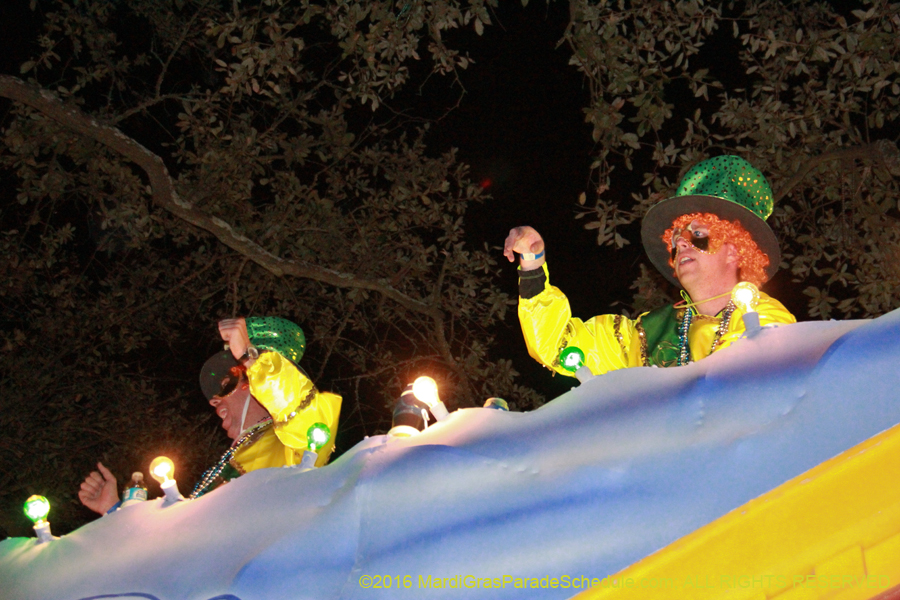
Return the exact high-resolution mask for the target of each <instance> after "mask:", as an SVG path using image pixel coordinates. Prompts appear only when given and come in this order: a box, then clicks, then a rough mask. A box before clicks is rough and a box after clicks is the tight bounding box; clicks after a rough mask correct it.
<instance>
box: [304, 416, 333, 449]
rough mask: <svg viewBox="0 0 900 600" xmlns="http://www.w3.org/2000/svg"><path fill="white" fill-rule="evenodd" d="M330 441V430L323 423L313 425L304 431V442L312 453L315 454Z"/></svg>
mask: <svg viewBox="0 0 900 600" xmlns="http://www.w3.org/2000/svg"><path fill="white" fill-rule="evenodd" d="M330 439H331V429H329V428H328V425H326V424H325V423H313V424H312V425H310V426H309V429H308V430H307V431H306V441H307V443H308V444H309V449H310V450H312V451H313V452H317V451H318V450H319V448H321V447H322V446H324V445H325V444H327V443H328V440H330Z"/></svg>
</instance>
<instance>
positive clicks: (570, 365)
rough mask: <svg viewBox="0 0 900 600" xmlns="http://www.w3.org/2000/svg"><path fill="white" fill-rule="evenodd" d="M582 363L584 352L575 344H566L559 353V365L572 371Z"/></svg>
mask: <svg viewBox="0 0 900 600" xmlns="http://www.w3.org/2000/svg"><path fill="white" fill-rule="evenodd" d="M583 364H584V352H582V351H581V348H578V347H577V346H567V347H566V348H565V350H563V351H562V352H560V353H559V366H561V367H562V368H563V369H565V370H566V371H569V372H571V373H574V372H575V371H577V370H578V369H579V367H581V366H582V365H583Z"/></svg>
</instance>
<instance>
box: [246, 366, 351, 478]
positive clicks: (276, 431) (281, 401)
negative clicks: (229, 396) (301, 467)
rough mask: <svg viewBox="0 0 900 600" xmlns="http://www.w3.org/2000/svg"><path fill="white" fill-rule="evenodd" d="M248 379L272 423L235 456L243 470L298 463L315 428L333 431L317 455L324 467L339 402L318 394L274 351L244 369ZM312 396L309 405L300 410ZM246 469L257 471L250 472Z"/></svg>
mask: <svg viewBox="0 0 900 600" xmlns="http://www.w3.org/2000/svg"><path fill="white" fill-rule="evenodd" d="M247 378H248V380H249V381H250V393H252V394H253V397H254V398H256V399H257V400H258V401H259V403H260V404H262V405H263V407H264V408H265V409H266V410H267V411H269V414H270V415H272V420H273V421H274V423H273V425H272V429H270V430H269V431H267V432H266V433H265V434H264V435H263V436H262V437H261V438H260V439H259V440H257V441H256V442H254V443H253V444H252V445H251V446H249V447H247V448H244V449H241V450H240V451H238V452H237V453H236V454H235V457H234V459H235V460H236V461H237V462H238V464H240V466H241V467H242V468H243V469H244V470H245V471H252V470H254V469H258V468H264V467H269V466H285V465H294V464H298V463H299V462H300V460H301V459H302V457H303V451H304V450H307V449H308V448H309V446H308V443H307V440H306V432H307V431H308V430H309V427H310V426H311V425H312V424H313V423H325V424H326V425H328V427H329V429H331V439H330V440H329V442H328V443H327V444H326V445H325V446H324V447H323V448H321V449H319V450H318V451H317V452H318V454H319V458H318V460H317V461H316V465H317V466H322V465H324V464H326V463H327V462H328V459H329V458H330V457H331V453H332V452H333V451H334V439H335V436H336V434H337V429H338V418H339V417H340V414H341V397H340V396H338V395H337V394H332V393H329V392H320V391H318V390H317V389H316V388H315V386H314V385H313V383H312V381H310V380H309V378H308V377H306V375H304V374H303V373H301V372H300V370H299V369H297V367H296V366H294V364H293V363H291V361H289V360H287V359H286V358H284V357H282V356H281V355H280V354H278V353H277V352H265V353H263V354H261V355H260V356H259V358H258V359H257V360H256V362H255V363H253V365H251V366H250V368H249V369H247ZM310 395H312V397H311V399H310V400H311V401H310V403H309V405H308V406H306V407H305V408H303V409H300V408H299V407H300V406H301V405H302V404H304V402H305V400H306V399H307V397H308V396H310ZM292 415H293V416H292ZM245 464H246V465H248V466H249V465H258V466H252V468H249V469H248V468H246V466H245Z"/></svg>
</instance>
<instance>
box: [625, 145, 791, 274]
mask: <svg viewBox="0 0 900 600" xmlns="http://www.w3.org/2000/svg"><path fill="white" fill-rule="evenodd" d="M774 206H775V199H774V196H773V194H772V187H771V186H770V185H769V182H768V181H767V180H766V178H765V177H764V176H763V174H762V173H760V172H759V170H758V169H756V168H755V167H754V166H753V165H751V164H750V163H749V162H747V161H746V160H744V159H743V158H740V157H738V156H717V157H715V158H710V159H707V160H704V161H703V162H701V163H698V164H696V165H695V166H694V167H693V168H692V169H691V170H690V171H688V172H687V174H685V176H684V178H683V179H682V180H681V185H679V186H678V191H676V192H675V195H674V196H673V197H671V198H668V199H666V200H663V201H662V202H659V203H658V204H656V205H655V206H653V207H652V208H651V209H650V210H649V211H648V212H647V215H646V216H645V217H644V220H643V222H642V223H641V240H642V242H643V244H644V251H645V252H646V253H647V256H648V257H649V258H650V262H652V263H653V266H655V267H656V268H657V269H658V270H659V272H660V273H662V274H663V275H664V276H665V277H666V279H668V280H669V281H671V282H672V283H674V284H675V285H679V283H678V279H676V277H675V275H674V273H673V272H672V267H670V266H669V256H670V248H668V247H666V245H665V244H664V243H663V241H662V235H663V233H665V231H666V229H668V228H669V227H671V226H672V222H673V221H674V220H675V219H677V218H678V217H680V216H681V215H686V214H689V213H695V212H698V213H702V212H707V213H712V214H714V215H716V216H717V217H719V218H721V219H726V220H728V221H740V223H741V226H743V228H744V229H746V230H747V231H748V232H749V233H750V235H751V236H753V241H755V242H756V244H757V245H758V246H759V249H760V250H762V251H763V252H764V253H765V254H766V256H768V257H769V266H768V267H766V275H768V277H769V279H771V278H772V276H773V275H774V274H775V272H776V271H778V265H779V264H780V263H781V251H780V250H779V248H778V240H777V239H776V238H775V233H774V232H773V231H772V229H771V228H770V227H769V225H768V224H767V223H766V219H768V218H769V215H771V214H772V209H773V207H774ZM679 287H680V286H679Z"/></svg>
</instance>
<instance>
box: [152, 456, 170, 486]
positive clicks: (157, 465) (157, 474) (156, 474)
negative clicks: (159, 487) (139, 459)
mask: <svg viewBox="0 0 900 600" xmlns="http://www.w3.org/2000/svg"><path fill="white" fill-rule="evenodd" d="M174 472H175V463H173V462H172V459H170V458H169V457H167V456H157V457H156V458H154V459H153V462H151V463H150V475H152V476H153V479H155V480H157V481H158V482H159V483H160V484H165V483H166V482H168V481H171V480H172V479H173V477H172V475H173V474H174Z"/></svg>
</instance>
